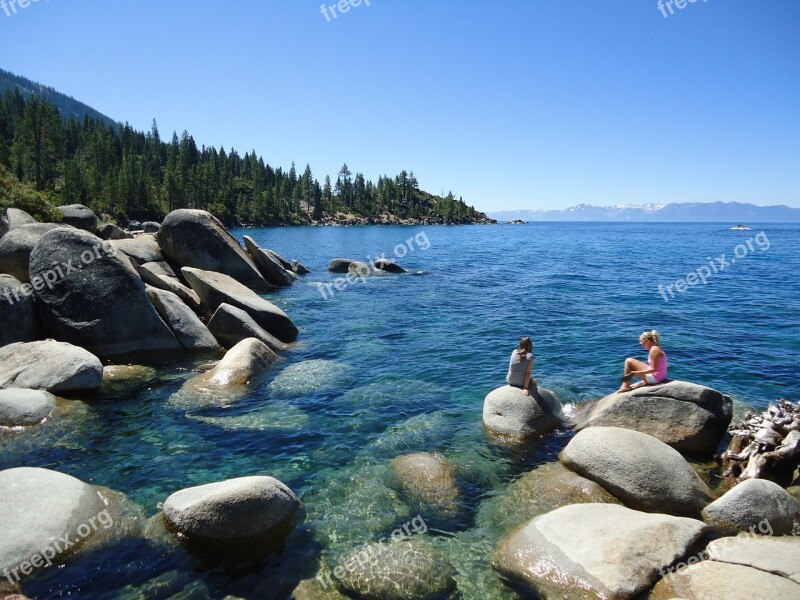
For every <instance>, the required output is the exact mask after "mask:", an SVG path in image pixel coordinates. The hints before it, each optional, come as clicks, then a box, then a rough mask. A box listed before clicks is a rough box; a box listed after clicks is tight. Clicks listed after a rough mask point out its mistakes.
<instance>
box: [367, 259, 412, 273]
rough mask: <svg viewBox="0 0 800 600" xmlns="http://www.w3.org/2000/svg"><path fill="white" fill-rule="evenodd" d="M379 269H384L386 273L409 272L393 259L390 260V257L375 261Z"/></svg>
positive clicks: (375, 265)
mask: <svg viewBox="0 0 800 600" xmlns="http://www.w3.org/2000/svg"><path fill="white" fill-rule="evenodd" d="M373 266H374V267H375V268H376V269H377V270H378V271H384V272H386V273H407V272H408V271H406V270H405V269H404V268H403V267H401V266H400V265H398V264H397V263H396V262H394V261H393V260H389V259H388V258H379V259H378V260H376V261H375V263H374V265H373Z"/></svg>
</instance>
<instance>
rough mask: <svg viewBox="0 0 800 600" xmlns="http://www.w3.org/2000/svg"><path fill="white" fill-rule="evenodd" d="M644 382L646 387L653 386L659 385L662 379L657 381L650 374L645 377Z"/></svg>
mask: <svg viewBox="0 0 800 600" xmlns="http://www.w3.org/2000/svg"><path fill="white" fill-rule="evenodd" d="M644 380H645V381H646V382H647V385H655V384H657V383H661V382H662V381H664V380H663V379H661V380H658V381H657V380H656V378H655V377H654V376H653V374H652V373H648V374H647V375H645V376H644Z"/></svg>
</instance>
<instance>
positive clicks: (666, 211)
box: [488, 202, 800, 223]
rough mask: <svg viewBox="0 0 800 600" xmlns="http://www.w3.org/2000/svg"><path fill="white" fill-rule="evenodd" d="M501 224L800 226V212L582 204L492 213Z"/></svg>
mask: <svg viewBox="0 0 800 600" xmlns="http://www.w3.org/2000/svg"><path fill="white" fill-rule="evenodd" d="M488 215H489V217H491V218H492V219H497V220H498V221H516V220H521V221H650V222H690V223H697V222H706V223H713V222H721V223H749V222H752V223H766V222H800V208H790V207H788V206H783V205H781V206H756V205H755V204H744V203H741V202H707V203H706V202H684V203H677V204H641V205H635V204H621V205H617V206H593V205H591V204H579V205H578V206H573V207H572V208H567V209H564V210H506V211H500V212H492V213H488Z"/></svg>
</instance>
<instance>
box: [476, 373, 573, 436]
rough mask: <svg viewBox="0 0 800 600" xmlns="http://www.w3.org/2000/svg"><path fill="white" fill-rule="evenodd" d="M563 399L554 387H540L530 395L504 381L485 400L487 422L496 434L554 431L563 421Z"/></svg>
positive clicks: (528, 433) (510, 434)
mask: <svg viewBox="0 0 800 600" xmlns="http://www.w3.org/2000/svg"><path fill="white" fill-rule="evenodd" d="M561 416H562V413H561V403H560V402H559V401H558V398H556V396H555V394H553V392H551V391H550V390H546V389H544V388H541V387H537V388H536V389H534V390H531V395H530V396H526V395H525V392H524V391H523V390H521V389H520V388H516V387H513V386H510V385H504V386H503V387H500V388H497V389H496V390H493V391H491V392H489V394H488V395H487V396H486V399H485V400H484V401H483V424H484V425H485V426H486V428H487V429H488V430H489V431H490V432H491V433H493V434H497V435H501V436H510V437H527V436H531V435H543V434H545V433H549V432H551V431H552V430H553V429H555V428H556V427H558V425H559V424H560V423H561Z"/></svg>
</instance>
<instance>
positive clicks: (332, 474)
mask: <svg viewBox="0 0 800 600" xmlns="http://www.w3.org/2000/svg"><path fill="white" fill-rule="evenodd" d="M729 227H730V224H636V223H633V224H616V223H615V224H609V223H600V224H598V223H577V224H576V223H568V224H567V223H564V224H561V223H538V224H530V225H517V226H512V225H503V226H463V227H442V226H420V227H349V228H271V229H260V230H237V231H235V232H234V234H235V235H236V236H237V237H238V238H239V239H241V236H242V235H245V234H247V235H251V236H253V237H254V238H255V239H256V241H257V242H258V243H259V244H260V245H261V246H262V247H266V248H272V249H274V250H276V251H278V252H280V253H281V254H283V255H284V256H286V257H288V258H296V259H298V260H299V261H300V262H302V263H303V264H304V265H305V266H307V267H308V268H309V269H311V273H310V274H309V275H306V276H305V277H304V278H302V279H301V280H300V281H299V282H298V283H297V284H296V285H294V286H293V287H291V288H285V289H282V290H280V291H278V292H275V293H272V294H269V295H268V296H267V297H268V298H269V299H270V300H271V301H273V302H275V303H276V304H278V305H279V306H280V307H281V308H283V309H284V310H285V311H286V312H287V313H288V314H289V315H290V316H291V317H292V319H293V320H294V321H295V323H296V324H297V325H298V327H299V328H300V336H299V338H298V342H297V343H296V344H295V345H294V346H293V347H292V349H291V350H290V351H288V352H286V353H284V354H283V355H282V360H281V362H280V363H278V364H276V365H274V366H273V368H272V369H271V371H270V372H269V374H268V375H267V377H266V378H265V379H264V380H263V381H262V382H261V383H259V384H258V385H256V386H254V387H253V388H252V390H251V393H250V395H249V396H248V397H247V398H246V399H244V400H243V401H241V402H239V403H237V404H234V405H233V406H231V407H228V408H225V409H215V410H203V411H200V410H195V411H187V410H186V409H185V408H182V407H181V406H177V405H174V404H172V403H170V401H169V398H170V396H171V395H172V394H173V393H174V392H175V391H176V390H177V389H178V388H179V387H180V386H181V384H182V383H183V381H185V380H186V379H187V378H189V377H190V376H192V375H193V374H194V372H193V371H192V369H193V368H194V367H195V366H196V365H194V364H193V363H189V362H187V363H185V364H170V365H162V366H160V367H159V368H158V370H157V371H156V372H155V374H154V375H153V376H152V377H151V378H150V380H149V381H148V382H147V384H146V385H145V386H143V387H141V388H138V389H120V390H117V391H114V392H111V393H109V394H107V395H105V396H103V397H102V398H101V399H100V400H92V401H90V402H87V403H85V404H84V403H73V405H74V406H73V408H72V409H71V410H69V411H68V412H67V413H65V416H64V417H63V418H62V419H58V420H53V422H49V423H46V424H45V425H44V426H42V427H41V428H39V429H38V430H37V431H36V432H33V433H30V432H28V433H24V434H22V433H19V432H9V431H4V432H0V443H2V453H0V468H10V467H15V466H22V465H25V466H41V467H47V468H50V469H55V470H58V471H62V472H65V473H69V474H71V475H74V476H76V477H79V478H80V479H82V480H84V481H88V482H91V483H93V484H96V485H102V486H107V487H109V488H112V489H116V490H119V491H122V492H124V493H126V494H127V495H128V496H129V497H130V498H131V499H132V500H133V501H135V502H136V503H138V504H140V505H141V506H142V507H143V509H144V511H145V513H146V515H147V516H148V517H150V516H153V515H155V514H156V513H157V512H158V511H159V508H160V503H163V501H164V500H165V499H166V498H167V496H169V494H171V493H172V492H174V491H177V490H179V489H182V488H186V487H189V486H193V485H199V484H203V483H208V482H212V481H219V480H222V479H226V478H232V477H239V476H245V475H271V476H274V477H277V478H278V479H280V480H281V481H283V482H284V483H286V484H287V485H289V486H290V487H291V488H292V489H293V490H294V491H295V492H296V493H297V494H298V495H299V496H300V497H301V498H302V500H303V502H304V504H305V510H306V517H305V520H304V522H303V523H302V524H301V525H300V526H299V527H298V528H297V529H296V531H295V532H294V533H293V534H292V536H291V537H290V538H289V540H288V542H287V545H286V548H285V549H284V550H283V552H282V553H280V554H278V555H275V556H270V557H266V558H264V559H260V560H258V561H254V562H246V561H238V562H237V561H232V562H227V563H224V562H220V561H214V560H205V559H202V558H197V557H193V556H191V555H189V554H188V553H186V552H184V551H183V550H181V549H179V548H167V547H163V546H159V545H155V544H153V543H151V542H146V541H144V540H142V541H135V542H131V541H128V542H126V543H125V544H122V545H119V546H118V547H115V548H111V549H109V550H106V551H104V552H102V553H98V554H94V555H91V556H88V557H86V558H82V559H80V560H77V561H74V562H70V563H69V564H68V565H67V566H66V567H64V568H60V569H50V570H48V571H46V572H44V574H43V575H41V576H39V577H38V578H36V579H34V580H32V581H30V582H29V583H27V584H26V587H25V589H26V591H27V592H28V593H29V594H30V595H31V596H34V597H38V598H61V597H77V598H168V597H170V596H171V595H172V594H175V593H177V592H179V591H181V590H183V589H184V586H186V585H189V584H192V583H193V582H196V581H200V582H202V583H203V584H204V585H205V586H207V588H208V589H209V591H210V593H211V596H212V597H213V598H223V597H225V596H226V595H228V594H232V595H234V596H241V597H244V598H288V597H289V596H290V594H291V591H292V590H293V589H294V587H295V586H296V584H297V583H298V582H299V581H300V580H302V579H305V578H309V577H314V576H315V575H316V573H317V569H318V565H319V564H320V561H325V562H326V564H328V565H329V566H335V565H336V564H337V563H336V557H337V556H338V555H339V554H340V553H341V552H345V551H348V550H351V549H353V548H354V547H355V546H358V545H359V544H361V543H363V542H366V541H375V540H377V539H378V538H380V537H383V536H385V535H388V534H389V533H390V532H391V531H392V530H393V529H394V528H396V527H398V526H400V525H402V524H403V523H405V522H407V521H409V520H410V519H411V518H413V517H414V516H416V515H420V516H422V517H423V518H424V519H425V521H426V523H427V525H428V532H427V533H426V534H424V535H426V537H427V538H428V539H429V540H430V542H431V544H433V545H435V546H436V547H437V548H439V549H440V550H441V551H442V552H444V553H445V554H446V555H447V556H448V558H449V559H450V561H451V562H452V563H453V565H454V566H455V567H456V569H458V571H459V573H460V574H459V577H458V582H459V588H460V590H461V593H462V596H463V598H474V599H476V600H477V599H482V600H483V599H487V598H488V599H494V598H509V599H511V598H516V597H517V596H516V595H515V594H514V593H513V592H511V591H510V590H508V589H507V588H506V587H505V586H504V585H503V584H502V583H501V582H500V581H499V580H498V578H497V577H496V575H495V574H494V573H493V571H492V570H491V569H490V567H489V562H488V559H489V556H490V553H491V551H492V549H493V548H494V545H495V544H496V542H497V540H498V538H499V536H500V535H501V534H502V531H501V528H499V527H498V526H496V524H497V523H498V522H499V521H500V520H502V519H501V517H502V515H496V514H492V513H493V511H495V510H498V509H497V508H496V506H497V503H496V502H492V501H493V500H494V499H496V498H498V497H501V496H502V494H503V492H504V490H505V488H506V486H508V484H509V483H510V482H512V481H513V480H514V479H515V478H517V477H519V476H520V475H521V474H523V473H525V472H527V471H530V470H531V469H532V468H534V467H535V466H536V465H539V464H542V463H545V462H552V461H554V460H556V455H557V453H558V452H559V451H560V449H561V448H563V446H564V445H565V444H566V443H567V442H568V441H569V438H570V435H571V434H570V433H569V432H568V431H567V430H566V429H562V430H558V431H557V432H555V433H554V434H552V435H551V436H548V437H547V438H546V439H544V440H543V441H541V442H540V443H539V444H538V445H533V446H527V447H507V446H503V445H499V444H496V443H494V442H493V441H492V440H491V439H490V438H488V437H487V436H486V434H485V433H484V432H483V429H482V423H481V412H482V403H483V398H484V397H485V395H486V394H487V393H488V392H490V391H491V390H492V389H494V388H495V387H498V386H500V385H503V383H504V377H505V372H506V368H507V364H508V357H509V354H510V353H511V350H512V349H513V348H514V347H515V345H516V344H517V342H518V340H519V338H520V336H522V335H530V336H531V337H532V338H533V340H534V352H535V353H536V357H537V360H536V366H535V368H534V376H535V377H537V378H538V380H539V383H540V385H543V386H544V387H547V388H549V389H552V390H554V391H555V392H556V393H557V394H558V396H559V397H560V398H561V400H562V402H563V403H564V404H565V405H570V404H574V403H580V402H583V401H586V400H589V399H594V398H598V397H601V396H604V395H606V394H608V393H610V392H611V391H612V390H614V389H615V388H616V387H617V385H618V377H619V375H620V373H621V368H622V366H621V364H622V360H623V359H624V358H625V357H626V356H637V357H639V358H643V359H644V358H646V357H645V354H644V353H643V351H642V350H641V348H640V347H639V344H638V336H639V334H640V333H641V332H642V331H643V330H645V329H658V330H659V332H661V335H662V345H663V347H664V349H665V350H666V352H667V353H668V355H669V359H670V376H671V377H674V378H679V379H686V380H691V381H695V382H698V383H702V384H705V385H708V386H711V387H714V388H717V389H719V390H721V391H723V392H724V393H727V394H729V395H730V396H732V397H733V398H734V399H735V401H737V403H740V404H747V405H750V406H754V407H760V408H761V407H765V406H766V405H767V403H769V402H771V401H775V400H777V399H779V398H782V397H784V398H788V399H790V400H793V401H798V400H800V377H798V370H799V369H800V283H799V282H798V269H799V268H800V251H798V249H800V226H798V225H784V224H764V225H752V224H751V227H752V231H731V230H730V229H729ZM762 231H763V233H762ZM757 235H758V236H759V237H758V238H756V236H757ZM748 239H750V240H751V242H750V246H749V247H748V245H747V240H748ZM740 244H741V246H739V245H740ZM737 246H738V248H737ZM401 248H405V255H404V256H402V257H399V258H397V260H398V262H399V263H400V264H401V265H402V266H404V267H405V268H406V269H408V271H409V273H408V274H406V275H398V276H375V277H371V278H369V279H368V280H367V281H366V282H362V281H360V280H357V281H356V282H355V283H353V284H352V285H349V286H348V287H346V288H345V289H342V290H337V289H336V288H335V287H333V286H330V287H328V288H325V287H324V286H325V285H326V284H333V283H335V281H336V278H337V277H338V276H334V275H330V274H328V273H327V271H326V266H327V264H328V262H329V260H330V259H331V258H334V257H349V258H355V259H360V260H365V259H366V258H367V257H368V256H370V257H373V258H374V257H377V256H379V255H381V253H385V254H386V256H387V257H390V258H394V257H395V255H396V253H397V254H402V253H403V252H402V250H401ZM742 248H744V250H742ZM737 252H738V254H737ZM722 254H725V258H724V259H723V260H724V261H725V262H728V263H729V264H727V265H726V266H725V268H724V270H722V271H720V272H717V273H714V272H713V271H711V274H710V276H707V284H705V285H704V284H703V283H702V282H700V283H697V284H696V285H694V286H689V287H688V289H686V290H685V291H684V292H683V293H677V292H675V296H674V298H670V295H669V293H668V292H665V294H666V297H667V298H668V299H669V302H666V301H665V299H664V296H663V295H662V294H661V293H660V291H659V285H660V284H661V285H663V286H664V288H663V289H666V286H668V285H669V284H673V286H674V284H675V282H676V280H678V279H681V278H686V276H687V274H689V273H691V272H697V269H699V268H701V267H705V266H708V265H709V261H711V262H714V263H715V265H719V264H720V262H719V261H717V260H715V259H717V257H721V255H722ZM734 258H735V259H736V260H735V262H734V261H733V260H732V259H734ZM709 270H711V267H710V266H709ZM320 285H322V286H323V287H322V291H320V287H319V286H320ZM340 287H341V286H340ZM673 289H674V288H673ZM331 292H332V294H331ZM326 297H327V298H326ZM415 451H430V452H439V453H441V454H443V455H444V456H446V457H447V458H448V459H450V460H451V461H452V462H453V463H454V464H455V465H456V466H457V468H458V472H459V486H460V489H461V490H462V495H461V497H460V500H459V505H458V509H457V510H454V511H450V512H448V513H447V514H426V513H425V512H424V507H422V508H421V507H419V506H415V505H414V504H413V503H410V502H409V501H408V500H407V499H405V498H404V497H403V496H402V495H401V494H399V493H398V492H397V491H396V490H395V489H394V488H393V487H392V485H391V481H390V477H389V467H388V464H389V462H390V460H391V459H392V458H394V457H395V456H398V455H401V454H405V453H408V452H415ZM155 578H159V579H158V582H162V583H163V585H162V586H161V587H160V588H158V586H157V585H151V583H149V582H151V580H153V579H155ZM142 586H145V587H147V586H150V587H149V588H148V589H149V591H147V590H145V589H144V588H143V587H142ZM137 588H139V589H137ZM156 588H158V589H156Z"/></svg>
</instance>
